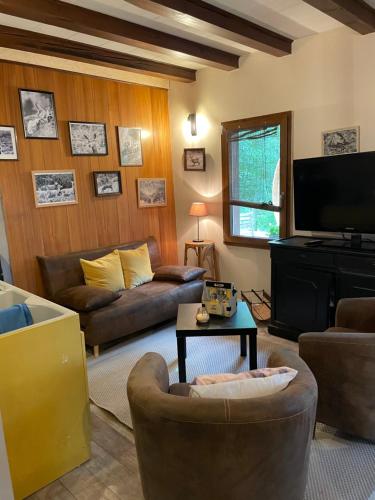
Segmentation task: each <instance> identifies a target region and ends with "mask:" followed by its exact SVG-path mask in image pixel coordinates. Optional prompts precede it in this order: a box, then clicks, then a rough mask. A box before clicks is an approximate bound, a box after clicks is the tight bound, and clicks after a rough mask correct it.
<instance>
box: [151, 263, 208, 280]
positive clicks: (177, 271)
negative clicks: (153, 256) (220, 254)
mask: <svg viewBox="0 0 375 500" xmlns="http://www.w3.org/2000/svg"><path fill="white" fill-rule="evenodd" d="M205 272H206V269H203V268H202V267H194V266H161V267H158V268H157V269H155V276H154V280H159V281H179V282H181V283H187V282H189V281H193V280H196V279H200V278H201V277H202V276H203V275H204V273H205Z"/></svg>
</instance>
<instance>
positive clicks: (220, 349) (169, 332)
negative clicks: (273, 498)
mask: <svg viewBox="0 0 375 500" xmlns="http://www.w3.org/2000/svg"><path fill="white" fill-rule="evenodd" d="M280 346H282V347H288V348H290V349H293V350H297V344H295V343H294V342H289V341H287V340H283V339H279V338H277V337H273V336H272V335H268V334H266V333H265V332H260V334H258V366H265V365H266V362H267V358H268V356H269V354H270V352H271V351H272V350H273V349H274V348H275V347H280ZM187 349H188V351H187V354H188V357H187V360H186V368H187V379H188V380H191V379H193V378H194V377H195V376H196V375H199V374H203V373H214V372H223V371H229V372H236V371H241V370H247V369H248V359H247V358H246V359H245V360H243V359H242V358H241V357H240V355H239V349H240V346H239V338H238V337H201V338H189V339H187ZM149 351H154V352H158V353H160V354H161V355H162V356H163V357H164V358H165V360H166V361H167V364H168V368H169V374H170V382H171V383H173V382H177V381H178V368H177V350H176V334H175V324H174V323H173V324H169V325H167V326H164V327H162V328H157V329H154V330H150V331H149V332H148V333H147V334H145V335H142V336H139V337H136V338H134V339H131V340H128V341H124V342H123V343H121V344H117V345H116V346H114V347H112V348H110V349H108V350H107V351H105V352H104V353H103V354H102V355H101V356H100V357H99V358H98V359H94V358H90V359H89V360H88V375H89V389H90V398H91V400H92V401H93V402H94V403H95V404H96V405H97V406H99V407H101V408H104V409H106V410H108V411H110V412H111V413H113V414H114V415H115V416H116V417H117V418H118V419H119V420H120V421H121V422H123V423H124V424H125V425H127V426H128V427H131V419H130V413H129V403H128V399H127V396H126V383H127V379H128V376H129V373H130V371H131V369H132V367H133V366H134V364H135V363H136V362H137V360H138V359H139V358H141V357H142V355H143V354H144V353H146V352H149ZM305 500H375V444H372V443H369V442H367V441H364V440H360V439H354V438H350V437H348V436H343V435H340V434H339V433H338V432H337V431H336V430H335V429H332V428H330V427H327V426H325V425H321V424H318V426H317V432H316V439H315V440H314V441H313V443H312V448H311V456H310V468H309V479H308V485H307V490H306V496H305Z"/></svg>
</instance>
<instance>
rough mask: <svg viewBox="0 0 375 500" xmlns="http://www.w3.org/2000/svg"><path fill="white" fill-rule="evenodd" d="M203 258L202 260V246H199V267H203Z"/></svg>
mask: <svg viewBox="0 0 375 500" xmlns="http://www.w3.org/2000/svg"><path fill="white" fill-rule="evenodd" d="M202 264H203V260H202V248H201V247H198V267H202Z"/></svg>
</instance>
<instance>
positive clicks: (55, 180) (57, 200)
mask: <svg viewBox="0 0 375 500" xmlns="http://www.w3.org/2000/svg"><path fill="white" fill-rule="evenodd" d="M31 174H32V178H33V187H34V196H35V205H36V206H37V207H51V206H56V205H73V204H75V203H78V197H77V185H76V174H75V171H74V170H52V171H46V170H43V171H40V172H35V171H34V172H31Z"/></svg>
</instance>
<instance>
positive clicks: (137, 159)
mask: <svg viewBox="0 0 375 500" xmlns="http://www.w3.org/2000/svg"><path fill="white" fill-rule="evenodd" d="M117 132H118V144H119V150H120V165H121V166H122V167H135V166H137V167H140V166H142V165H143V158H142V129H140V128H134V127H133V128H128V127H117Z"/></svg>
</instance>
